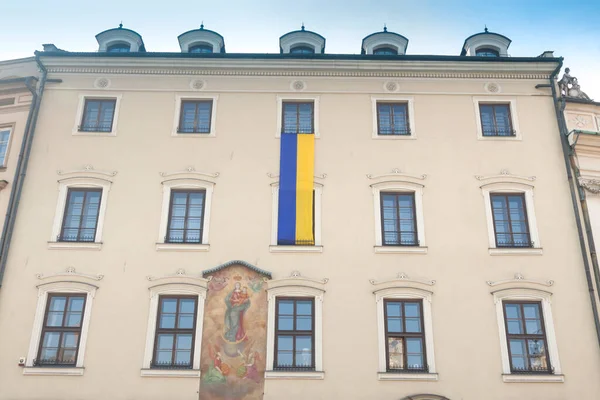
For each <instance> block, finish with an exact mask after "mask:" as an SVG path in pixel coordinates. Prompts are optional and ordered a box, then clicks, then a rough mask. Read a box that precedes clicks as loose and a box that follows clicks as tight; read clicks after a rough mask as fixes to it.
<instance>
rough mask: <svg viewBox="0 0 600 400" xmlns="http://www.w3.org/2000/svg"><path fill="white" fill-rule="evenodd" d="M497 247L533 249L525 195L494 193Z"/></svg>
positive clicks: (493, 212) (492, 196)
mask: <svg viewBox="0 0 600 400" xmlns="http://www.w3.org/2000/svg"><path fill="white" fill-rule="evenodd" d="M490 201H491V203H492V216H493V219H494V232H495V235H496V247H533V243H532V242H531V238H530V236H529V223H528V221H527V209H526V208H525V196H524V195H523V193H492V194H491V195H490Z"/></svg>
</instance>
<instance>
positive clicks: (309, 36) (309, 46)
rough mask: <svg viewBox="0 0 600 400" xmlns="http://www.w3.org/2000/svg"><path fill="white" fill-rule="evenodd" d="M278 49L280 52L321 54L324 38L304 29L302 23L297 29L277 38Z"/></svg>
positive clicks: (323, 48) (323, 49)
mask: <svg viewBox="0 0 600 400" xmlns="http://www.w3.org/2000/svg"><path fill="white" fill-rule="evenodd" d="M279 49H280V52H281V53H282V54H323V53H325V38H324V37H323V36H321V35H319V34H318V33H315V32H311V31H307V30H305V29H304V24H302V28H301V29H300V30H299V31H293V32H289V33H286V34H285V35H283V36H282V37H280V38H279Z"/></svg>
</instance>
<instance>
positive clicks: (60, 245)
mask: <svg viewBox="0 0 600 400" xmlns="http://www.w3.org/2000/svg"><path fill="white" fill-rule="evenodd" d="M48 248H49V249H51V250H100V249H102V242H48Z"/></svg>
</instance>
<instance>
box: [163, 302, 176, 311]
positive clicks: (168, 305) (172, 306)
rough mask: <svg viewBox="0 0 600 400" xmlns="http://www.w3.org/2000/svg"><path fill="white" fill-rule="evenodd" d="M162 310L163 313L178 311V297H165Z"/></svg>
mask: <svg viewBox="0 0 600 400" xmlns="http://www.w3.org/2000/svg"><path fill="white" fill-rule="evenodd" d="M161 311H162V312H163V313H175V312H177V299H163V300H162V307H161Z"/></svg>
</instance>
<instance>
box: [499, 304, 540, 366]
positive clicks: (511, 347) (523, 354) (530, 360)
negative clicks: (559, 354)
mask: <svg viewBox="0 0 600 400" xmlns="http://www.w3.org/2000/svg"><path fill="white" fill-rule="evenodd" d="M503 305H504V323H505V325H506V340H507V341H508V354H509V359H510V370H511V372H512V373H532V372H538V373H552V368H551V366H550V360H549V359H548V343H547V340H546V332H545V329H544V319H543V316H542V309H541V304H540V303H539V302H512V301H510V302H509V301H505V302H503Z"/></svg>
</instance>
